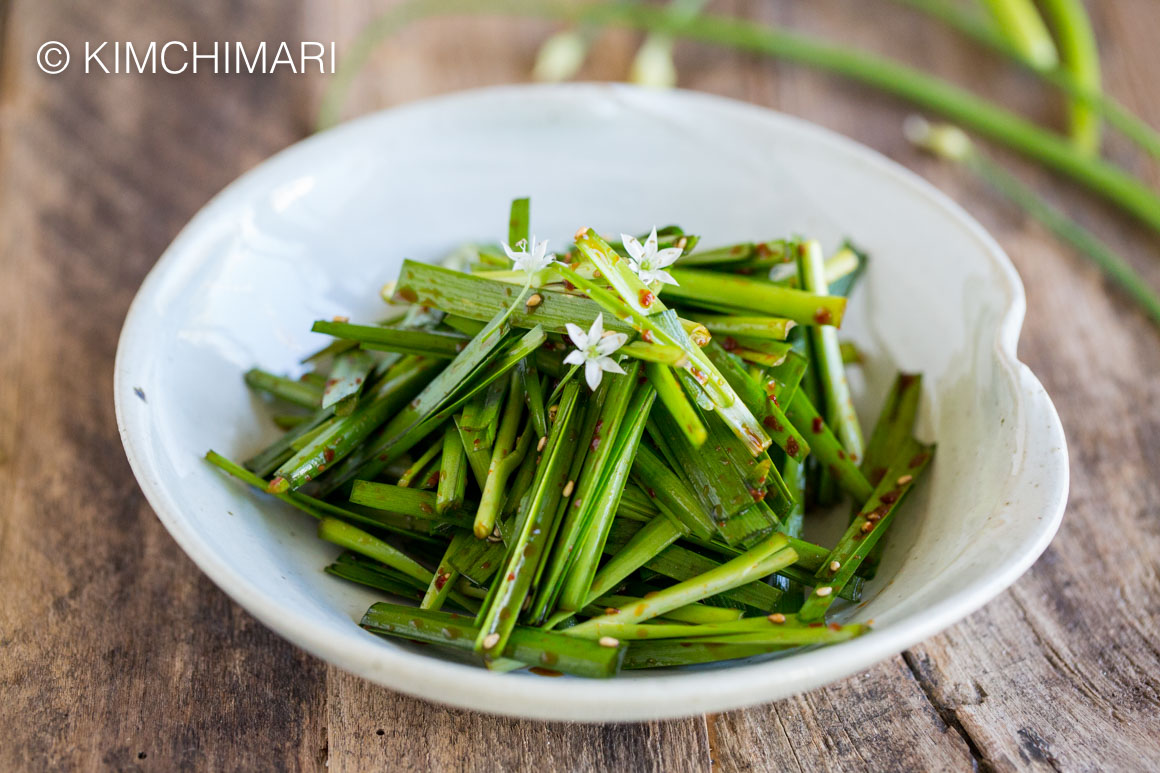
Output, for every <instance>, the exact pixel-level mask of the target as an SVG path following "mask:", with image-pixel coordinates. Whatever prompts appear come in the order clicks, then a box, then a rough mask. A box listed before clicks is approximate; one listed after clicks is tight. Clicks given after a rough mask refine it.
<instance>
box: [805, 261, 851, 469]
mask: <svg viewBox="0 0 1160 773" xmlns="http://www.w3.org/2000/svg"><path fill="white" fill-rule="evenodd" d="M825 269H826V267H825V260H824V259H823V256H822V247H821V245H820V244H818V243H817V242H816V241H812V240H811V241H806V242H802V243H801V245H800V246H799V250H798V274H799V276H800V277H801V280H802V286H803V288H804V289H806V290H808V291H809V292H812V293H817V294H819V295H825V294H827V293H828V292H829V287H828V286H827V284H826V277H825ZM808 333H809V336H810V342H811V344H812V349H813V352H814V358H815V360H816V362H817V365H818V379H819V381H820V383H821V387H822V393H823V395H824V397H825V400H824V403H825V407H826V422H827V423H828V424H829V425H830V427H831V429H833V431H834V434H835V435H837V437H838V440H839V441H841V443H842V447H843V448H845V450H846V454H847V455H848V456H849V457H850V459H851V460H852V461H854V462H857V461H859V460H860V459H861V458H862V428H861V427H860V426H859V424H858V415H857V413H855V411H854V401H853V398H852V397H851V396H850V386H849V384H848V383H847V381H846V370H845V368H844V367H843V366H842V352H841V349H840V348H839V345H838V331H837V329H836V328H834V327H831V326H830V325H817V326H814V327H811V328H810V329H809V331H808Z"/></svg>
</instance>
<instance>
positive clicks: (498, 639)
mask: <svg viewBox="0 0 1160 773" xmlns="http://www.w3.org/2000/svg"><path fill="white" fill-rule="evenodd" d="M579 390H580V384H579V382H576V381H573V382H572V383H571V384H569V385H568V386H567V387H566V388H565V389H564V394H563V396H562V397H561V398H560V403H559V406H558V410H557V413H556V419H555V422H554V423H553V424H552V429H551V433H550V435H549V438H548V444H547V447H546V448H545V450H544V453H543V457H542V459H541V461H540V464H539V468H538V470H537V473H536V481H535V483H534V484H533V487H532V496H531V499H530V500H529V501H528V503H527V505H526V509H524V512H523V517H522V521H523V522H522V525H521V528H520V529H519V532H518V534H517V536H516V539H515V540H514V541H513V543H512V544H511V545H510V546H509V552H508V559H507V561H506V562H505V566H504V568H503V569H502V570H501V571H500V574H499V576H498V580H497V582H496V583H495V597H494V598H493V599H491V600H490V602H489V603H487V605H486V606H485V608H484V610H483V615H482V619H481V623H480V630H479V634H478V636H477V637H476V640H475V650H476V652H479V653H481V654H483V655H485V656H489V657H497V656H499V655H500V654H502V653H503V652H504V650H505V647H506V645H507V640H508V638H509V637H510V635H511V632H512V629H513V628H514V627H515V624H516V619H517V618H518V617H519V615H520V612H521V610H522V609H523V604H524V599H526V598H527V597H528V592H529V590H530V589H531V583H532V579H533V576H534V574H535V572H536V570H537V568H538V566H539V563H540V560H541V558H542V555H543V553H544V551H545V550H547V548H548V544H547V542H548V537H549V533H550V532H551V531H552V526H553V524H551V523H550V522H549V521H550V519H551V518H552V516H554V515H555V513H556V505H557V503H558V502H559V499H560V495H561V492H562V490H563V485H564V483H563V481H561V480H560V477H561V475H562V473H563V472H564V471H565V470H566V469H567V462H568V459H569V457H570V449H566V448H564V445H565V444H564V443H563V438H564V437H565V436H566V435H567V434H568V429H569V427H570V425H571V423H572V421H573V420H574V418H575V408H576V403H577V401H578V397H579Z"/></svg>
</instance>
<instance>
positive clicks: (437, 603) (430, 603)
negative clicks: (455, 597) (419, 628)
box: [419, 543, 459, 611]
mask: <svg viewBox="0 0 1160 773" xmlns="http://www.w3.org/2000/svg"><path fill="white" fill-rule="evenodd" d="M451 549H452V548H451V543H448V544H447V551H446V552H445V553H444V557H443V560H442V561H440V562H439V566H438V568H437V569H436V570H435V573H434V574H433V575H432V576H431V582H430V583H428V585H427V590H426V591H425V592H424V593H423V599H422V600H421V601H420V602H419V608H420V609H430V610H433V611H438V610H440V609H442V608H443V604H444V602H446V601H447V599H448V597H449V596H450V595H451V592H452V590H454V589H455V584H456V582H458V580H459V572H458V571H457V570H456V569H455V568H454V567H453V566H451V564H450V563H448V562H447V554H448V553H450V552H451Z"/></svg>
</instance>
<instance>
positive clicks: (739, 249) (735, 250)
mask: <svg viewBox="0 0 1160 773" xmlns="http://www.w3.org/2000/svg"><path fill="white" fill-rule="evenodd" d="M744 252H745V245H744V244H735V245H733V246H732V247H731V248H730V249H729V254H730V255H741V254H742V253H744Z"/></svg>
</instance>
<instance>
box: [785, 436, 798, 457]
mask: <svg viewBox="0 0 1160 773" xmlns="http://www.w3.org/2000/svg"><path fill="white" fill-rule="evenodd" d="M800 450H801V446H799V445H798V442H797V440H796V439H795V438H794V437H793V436H792V435H791V436H789V437H788V438H786V439H785V452H786V453H787V454H789V455H790V456H797V455H798V451H800Z"/></svg>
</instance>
